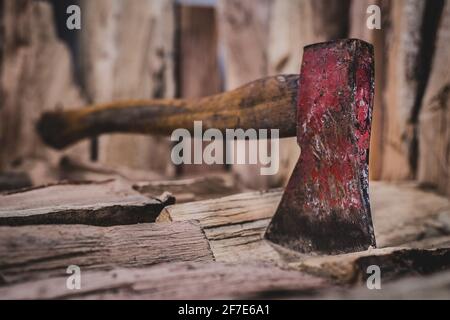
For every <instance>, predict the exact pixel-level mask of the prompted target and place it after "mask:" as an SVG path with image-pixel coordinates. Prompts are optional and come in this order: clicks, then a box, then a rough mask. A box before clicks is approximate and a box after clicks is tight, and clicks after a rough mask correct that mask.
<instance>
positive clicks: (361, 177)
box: [266, 40, 375, 254]
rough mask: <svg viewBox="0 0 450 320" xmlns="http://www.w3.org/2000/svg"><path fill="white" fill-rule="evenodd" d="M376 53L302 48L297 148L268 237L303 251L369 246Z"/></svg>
mask: <svg viewBox="0 0 450 320" xmlns="http://www.w3.org/2000/svg"><path fill="white" fill-rule="evenodd" d="M373 96H374V57H373V48H372V46H371V45H370V44H368V43H365V42H363V41H359V40H338V41H333V42H328V43H321V44H316V45H312V46H308V47H306V48H305V52H304V57H303V64H302V71H301V75H300V89H299V98H298V109H297V110H298V112H297V113H298V114H297V138H298V143H299V145H300V148H301V150H302V154H301V156H300V160H299V162H298V163H297V165H296V167H295V169H294V172H293V174H292V176H291V178H290V181H289V183H288V186H287V188H286V190H285V193H284V195H283V198H282V200H281V203H280V205H279V207H278V210H277V212H276V214H275V216H274V218H273V220H272V222H271V223H270V225H269V227H268V230H267V233H266V238H267V239H269V240H271V241H273V242H275V243H277V244H280V245H283V246H285V247H288V248H290V249H293V250H297V251H301V252H319V253H329V254H336V253H342V252H351V251H360V250H366V249H367V248H368V247H369V246H375V236H374V232H373V227H372V219H371V213H370V203H369V196H368V158H369V142H370V124H371V117H372V107H373Z"/></svg>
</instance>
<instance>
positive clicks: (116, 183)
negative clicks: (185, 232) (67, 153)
mask: <svg viewBox="0 0 450 320" xmlns="http://www.w3.org/2000/svg"><path fill="white" fill-rule="evenodd" d="M158 196H159V195H155V196H153V198H150V197H146V196H143V195H141V194H139V193H138V192H136V191H135V190H133V189H132V187H131V185H130V184H128V183H126V182H124V181H120V180H110V181H104V182H90V183H89V182H87V183H79V184H75V183H60V184H55V185H50V186H47V187H38V188H32V189H25V190H23V191H18V192H15V193H10V194H5V195H0V225H2V226H5V225H9V226H18V225H34V224H87V225H96V226H112V225H121V224H134V223H144V222H154V221H155V218H156V217H157V216H158V214H159V213H160V212H161V210H162V208H164V207H165V206H166V205H168V204H173V203H174V199H173V197H170V196H168V195H162V196H161V197H160V198H158Z"/></svg>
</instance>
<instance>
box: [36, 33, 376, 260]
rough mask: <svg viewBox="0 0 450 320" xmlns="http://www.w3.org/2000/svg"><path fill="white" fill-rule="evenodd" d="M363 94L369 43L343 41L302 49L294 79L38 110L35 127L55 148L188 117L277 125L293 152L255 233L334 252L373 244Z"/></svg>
mask: <svg viewBox="0 0 450 320" xmlns="http://www.w3.org/2000/svg"><path fill="white" fill-rule="evenodd" d="M373 98H374V56H373V47H372V46H371V45H370V44H368V43H366V42H364V41H361V40H356V39H345V40H336V41H331V42H326V43H319V44H314V45H310V46H307V47H305V49H304V56H303V63H302V67H301V73H300V75H280V76H274V77H268V78H264V79H260V80H257V81H254V82H252V83H250V84H247V85H245V86H243V87H241V88H238V89H236V90H234V91H230V92H226V93H222V94H218V95H215V96H210V97H205V98H199V99H186V100H183V99H167V100H135V101H125V102H118V103H112V104H105V105H94V106H91V107H89V108H83V109H79V110H72V111H56V112H48V113H45V114H44V115H43V116H42V117H41V119H40V120H39V122H38V125H37V129H38V132H39V134H40V135H41V137H42V139H43V140H44V142H46V143H47V144H48V145H50V146H52V147H55V148H58V149H62V148H64V147H67V146H69V145H71V144H73V143H75V142H77V141H79V140H81V139H84V138H88V137H92V136H97V135H101V134H105V133H115V132H127V133H141V134H157V135H170V134H171V133H172V132H173V131H174V130H176V129H179V128H185V129H188V130H190V131H191V132H192V131H193V128H194V121H203V125H204V127H206V128H216V129H220V130H222V131H223V132H225V130H226V129H232V128H241V129H250V128H253V129H279V134H280V137H293V136H297V141H298V144H299V146H300V148H301V156H300V159H299V161H298V163H297V165H296V167H295V169H294V171H293V173H292V176H291V177H290V180H289V182H288V185H287V187H286V189H285V192H284V194H283V197H282V200H281V202H280V204H279V207H278V209H277V211H276V213H275V215H274V217H273V219H272V221H271V223H270V225H269V227H268V228H267V231H266V234H265V237H266V239H268V240H270V241H272V242H274V243H276V244H279V245H281V246H284V247H287V248H290V249H293V250H296V251H299V252H304V253H309V252H318V253H326V254H338V253H343V252H353V251H362V250H366V249H368V248H369V247H370V246H372V247H375V245H376V244H375V236H374V230H373V225H372V218H371V212H370V203H369V194H368V187H369V185H368V159H369V142H370V129H371V118H372V108H373Z"/></svg>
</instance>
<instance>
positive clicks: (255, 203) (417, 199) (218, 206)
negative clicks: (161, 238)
mask: <svg viewBox="0 0 450 320" xmlns="http://www.w3.org/2000/svg"><path fill="white" fill-rule="evenodd" d="M281 195H282V191H281V190H272V191H269V192H253V193H245V194H239V195H235V196H230V197H225V198H222V199H217V200H211V201H199V202H192V203H187V204H181V205H174V206H170V207H167V208H166V209H164V210H163V211H162V213H161V215H160V217H158V220H157V221H189V220H198V221H199V223H200V224H201V225H202V226H203V228H204V230H205V234H206V235H207V237H208V239H209V241H210V244H211V248H212V250H213V253H214V255H215V257H216V259H217V260H218V261H248V259H252V260H257V261H261V260H268V261H273V262H276V263H284V262H285V261H286V259H288V260H289V259H291V258H290V257H285V252H280V250H278V248H276V250H275V249H274V247H273V246H272V245H270V244H269V243H268V242H267V241H263V240H262V236H263V234H264V232H265V230H266V228H267V225H268V223H269V221H270V218H271V217H272V216H273V214H274V213H275V210H276V208H277V206H278V203H279V201H280V200H281ZM370 196H371V204H372V214H373V220H374V228H375V236H376V239H377V244H378V247H379V248H386V247H392V246H401V245H403V244H407V243H411V242H414V241H419V240H420V241H425V240H426V239H430V240H431V239H434V238H439V237H443V236H446V235H450V203H449V200H448V199H447V198H445V197H441V196H439V195H436V194H434V193H432V192H426V191H423V190H420V189H419V188H418V187H417V184H416V183H402V184H389V183H383V182H372V183H371V185H370ZM436 246H437V245H433V244H432V242H429V244H428V245H425V246H424V248H427V247H436ZM415 247H416V248H417V247H419V244H417V243H416V244H415Z"/></svg>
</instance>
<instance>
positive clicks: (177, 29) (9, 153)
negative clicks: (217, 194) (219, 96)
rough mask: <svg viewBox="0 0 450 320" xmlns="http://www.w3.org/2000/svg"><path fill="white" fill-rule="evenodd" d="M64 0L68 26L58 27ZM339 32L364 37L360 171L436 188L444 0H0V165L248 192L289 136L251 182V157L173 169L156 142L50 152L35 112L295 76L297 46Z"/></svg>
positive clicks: (284, 166)
mask: <svg viewBox="0 0 450 320" xmlns="http://www.w3.org/2000/svg"><path fill="white" fill-rule="evenodd" d="M74 3H76V4H78V5H80V7H81V10H82V11H81V12H82V29H81V30H80V31H70V30H68V29H67V28H66V27H65V21H66V19H67V16H68V15H67V14H66V8H67V6H68V5H70V4H74ZM199 3H201V4H202V5H199ZM371 4H377V5H379V6H380V7H381V9H382V28H381V30H374V31H372V30H369V29H368V28H367V27H366V20H367V18H368V17H369V14H367V12H366V11H367V8H368V6H369V5H371ZM344 37H356V38H361V39H364V40H366V41H369V42H371V43H372V44H374V46H375V52H376V64H377V65H376V103H375V109H374V115H373V117H374V118H373V132H372V146H371V157H370V170H371V178H372V179H374V180H389V181H396V180H410V179H417V180H418V181H419V182H420V183H421V184H422V185H423V186H426V187H427V188H432V189H435V190H436V191H438V192H439V193H441V194H445V195H450V175H449V168H450V109H449V108H450V107H449V105H450V0H434V1H425V0H391V1H389V0H370V1H369V0H246V1H239V0H217V1H213V0H210V1H195V0H190V1H187V0H186V1H175V0H95V1H87V0H78V1H67V0H54V1H43V0H42V1H33V0H0V172H10V171H18V170H25V171H26V172H29V173H30V175H31V179H32V181H33V183H34V184H39V183H44V182H45V179H43V178H42V177H43V176H45V174H42V172H43V171H51V170H50V169H48V167H49V166H58V165H59V159H60V158H61V156H62V155H67V156H69V157H70V158H71V159H75V160H77V161H81V162H90V161H95V162H96V164H97V165H100V166H102V167H127V168H133V169H139V170H146V171H151V172H154V173H155V175H159V176H163V177H167V178H175V177H179V176H180V175H185V176H189V175H198V174H206V173H208V172H211V171H214V172H216V171H226V170H230V171H231V172H232V173H233V175H235V176H236V177H237V178H238V179H239V180H240V181H241V182H242V183H243V184H244V185H246V186H248V187H252V188H260V189H261V188H267V187H275V186H282V185H283V184H284V183H285V182H286V179H287V178H288V177H289V175H290V172H291V170H292V168H293V165H294V164H295V162H296V161H297V158H298V155H299V150H298V147H297V145H296V143H295V139H287V140H284V141H282V143H281V145H280V161H281V162H280V172H279V174H278V175H276V176H271V177H263V176H260V175H259V174H258V171H259V168H258V167H257V166H234V167H232V168H229V167H225V166H214V167H213V168H210V167H207V166H183V167H178V168H175V167H174V166H173V165H172V164H171V160H170V150H171V146H172V143H171V142H170V141H169V140H168V139H167V138H161V137H147V136H126V135H111V136H104V137H100V138H98V139H95V140H94V141H86V142H83V143H81V144H79V145H77V146H76V147H74V148H71V149H68V150H66V151H64V152H63V153H59V152H55V151H52V150H50V149H48V148H46V147H45V146H44V145H43V144H42V143H41V142H40V141H39V138H38V137H37V136H36V134H35V131H34V125H35V121H36V119H37V118H38V117H39V115H40V114H41V113H42V112H43V111H44V110H49V109H55V108H76V107H82V106H85V105H89V104H90V103H98V102H108V101H111V100H117V99H130V98H152V97H154V98H163V97H193V96H202V95H208V94H213V93H216V92H220V91H222V90H229V89H233V88H235V87H237V86H240V85H242V84H244V83H246V82H248V81H251V80H254V79H257V78H259V77H263V76H266V75H272V74H277V73H298V72H299V69H300V63H301V56H302V48H303V46H305V45H308V44H311V43H315V42H320V41H326V40H331V39H336V38H344ZM36 168H39V170H38V169H36Z"/></svg>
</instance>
